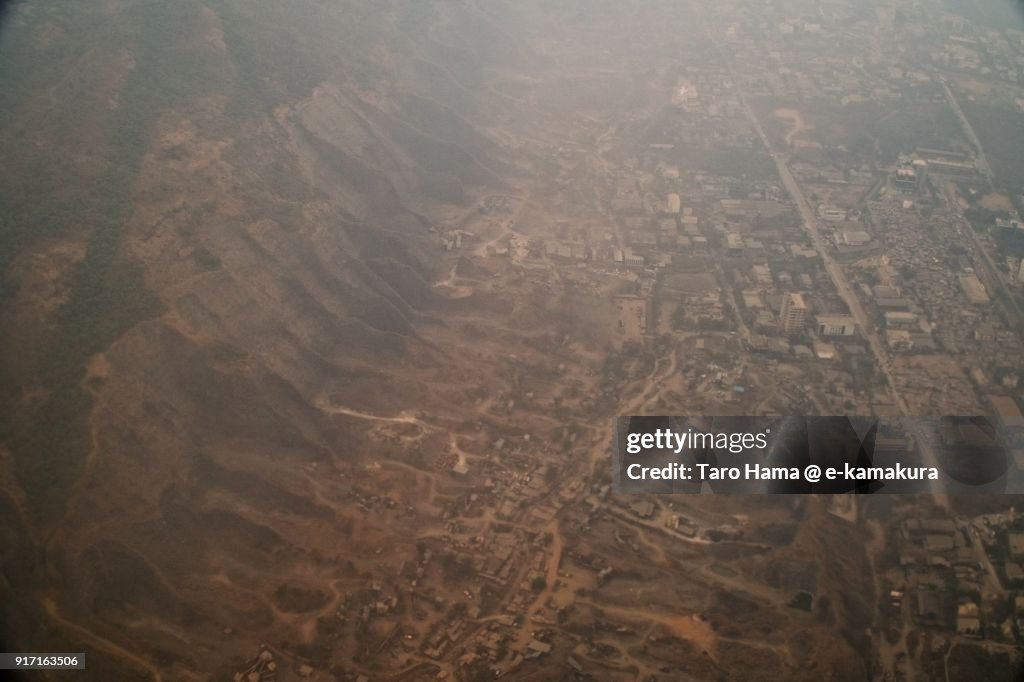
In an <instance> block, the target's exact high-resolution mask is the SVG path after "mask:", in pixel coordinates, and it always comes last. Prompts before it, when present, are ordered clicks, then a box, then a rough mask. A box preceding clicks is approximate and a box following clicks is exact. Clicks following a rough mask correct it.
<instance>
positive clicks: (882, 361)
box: [739, 93, 949, 509]
mask: <svg viewBox="0 0 1024 682" xmlns="http://www.w3.org/2000/svg"><path fill="white" fill-rule="evenodd" d="M739 98H740V102H741V103H742V104H743V108H744V109H745V110H746V113H747V117H748V118H749V119H750V123H751V125H753V127H754V130H755V131H756V132H757V135H758V137H760V138H761V142H762V144H764V146H765V148H766V149H768V151H769V152H771V155H772V158H773V159H774V160H775V167H776V168H777V169H778V172H779V177H780V178H781V179H782V184H783V185H784V186H785V188H786V191H787V192H789V195H790V197H791V198H792V200H793V203H794V204H796V207H797V210H798V211H799V212H800V218H801V221H802V222H803V225H804V230H805V231H806V232H807V234H808V235H810V237H811V243H812V244H813V245H814V248H815V250H817V252H818V253H819V254H820V256H821V259H822V262H823V263H824V265H825V271H826V272H828V275H829V277H830V278H831V279H832V283H833V285H834V286H835V288H836V291H837V292H838V293H839V296H840V298H842V299H843V302H844V303H846V307H847V308H849V310H850V315H852V316H853V318H854V320H856V321H857V324H858V325H859V326H860V328H861V331H862V332H863V334H864V337H865V338H866V339H867V340H868V345H869V346H870V347H871V352H872V354H873V355H874V356H875V360H876V362H877V364H878V366H879V368H880V369H881V370H882V374H883V375H884V376H885V380H886V382H887V383H888V385H889V391H890V393H891V394H892V397H893V400H894V401H895V403H896V407H897V408H898V409H899V411H900V414H903V415H905V416H911V412H910V408H909V406H908V405H907V402H906V400H904V398H903V396H902V395H900V392H899V389H898V388H897V383H896V378H895V376H894V374H893V370H892V363H891V362H890V360H889V355H888V353H887V352H886V350H885V347H884V346H883V345H882V342H881V340H880V339H879V337H878V334H877V332H876V331H875V330H874V328H873V327H872V326H870V325H869V319H870V318H869V317H868V315H867V313H866V312H865V311H864V308H863V306H861V304H860V300H859V299H858V298H857V294H856V293H855V292H854V291H853V288H852V287H851V286H850V283H849V281H848V280H847V279H846V274H845V273H844V272H843V270H842V268H841V267H840V266H839V264H838V263H836V261H835V259H834V258H832V255H831V254H830V252H829V248H828V244H826V243H825V238H824V237H823V236H822V234H821V230H820V229H819V228H818V219H817V216H815V214H814V211H813V209H812V208H811V205H810V204H809V203H808V201H807V198H806V197H804V193H803V190H802V189H801V188H800V183H799V182H797V179H796V177H794V176H793V172H792V171H791V170H790V168H789V162H788V159H787V157H786V155H785V154H783V153H781V152H779V151H777V150H775V149H774V148H773V147H772V144H771V141H770V140H769V138H768V135H767V134H765V132H764V128H763V127H762V126H761V122H760V120H758V118H757V114H756V113H755V112H754V109H753V108H752V107H751V106H750V104H749V103H748V102H747V99H746V98H745V97H744V96H743V94H742V93H740V94H739ZM907 427H908V429H909V430H910V432H911V434H912V435H913V436H914V440H915V441H916V442H917V443H918V447H919V448H920V450H921V455H922V457H923V458H924V462H925V465H926V466H932V467H937V466H938V463H937V462H938V460H937V458H936V457H935V451H934V449H933V447H932V443H931V437H930V435H929V434H926V433H923V432H922V429H921V428H920V426H919V425H918V424H917V423H915V422H914V420H908V424H907ZM933 497H934V500H935V503H936V504H937V505H939V506H940V507H944V508H947V509H948V508H949V500H948V498H947V496H946V495H945V493H941V492H934V493H933Z"/></svg>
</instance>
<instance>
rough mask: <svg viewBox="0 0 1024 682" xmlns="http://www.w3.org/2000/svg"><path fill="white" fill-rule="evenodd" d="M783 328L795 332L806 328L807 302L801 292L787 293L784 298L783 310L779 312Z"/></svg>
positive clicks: (788, 332) (785, 330)
mask: <svg viewBox="0 0 1024 682" xmlns="http://www.w3.org/2000/svg"><path fill="white" fill-rule="evenodd" d="M779 317H780V318H781V322H782V330H783V331H784V332H786V333H787V334H793V333H795V332H798V331H800V330H801V329H803V328H804V325H805V324H806V323H807V304H806V303H804V297H803V296H801V295H800V294H786V296H785V298H783V299H782V310H781V311H780V313H779Z"/></svg>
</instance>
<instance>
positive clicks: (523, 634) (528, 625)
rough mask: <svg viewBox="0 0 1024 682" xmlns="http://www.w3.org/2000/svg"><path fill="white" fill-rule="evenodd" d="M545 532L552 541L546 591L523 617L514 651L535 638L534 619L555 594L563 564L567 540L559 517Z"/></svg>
mask: <svg viewBox="0 0 1024 682" xmlns="http://www.w3.org/2000/svg"><path fill="white" fill-rule="evenodd" d="M545 531H546V532H548V533H551V537H552V541H551V553H550V555H549V556H548V563H547V570H546V572H545V576H544V581H545V584H544V589H543V590H542V591H541V592H540V594H538V595H537V596H536V598H534V600H533V602H532V603H531V604H530V606H529V608H527V610H526V615H525V616H523V622H522V624H521V625H520V626H519V629H518V631H516V637H515V644H514V645H513V646H512V647H511V648H512V649H513V650H514V651H521V650H523V649H525V648H526V645H527V644H528V643H529V642H530V640H531V639H532V638H533V635H532V634H531V632H532V630H533V625H532V623H533V619H534V617H535V616H536V615H537V612H538V611H540V610H541V609H542V608H544V605H545V604H547V602H548V598H549V597H551V595H552V594H553V593H554V590H555V582H557V581H558V567H559V566H560V565H561V563H562V552H563V550H564V549H565V540H564V538H563V537H562V530H561V528H559V525H558V517H555V518H553V519H551V523H549V524H548V526H547V528H546V529H545Z"/></svg>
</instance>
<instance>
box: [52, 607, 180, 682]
mask: <svg viewBox="0 0 1024 682" xmlns="http://www.w3.org/2000/svg"><path fill="white" fill-rule="evenodd" d="M43 606H44V607H45V609H46V613H47V614H48V615H49V616H50V618H52V619H53V620H54V622H56V623H58V624H59V625H61V626H62V627H64V628H66V629H68V630H71V631H72V632H74V633H75V635H76V636H77V637H81V638H82V639H83V640H85V641H87V642H91V643H92V644H93V645H94V646H95V647H96V648H97V649H102V650H104V651H106V652H107V653H108V654H111V655H112V656H114V657H115V658H120V659H125V660H128V661H131V662H132V663H133V664H135V665H136V666H138V667H139V668H142V669H143V670H145V671H146V672H148V673H149V674H150V675H151V676H152V677H153V680H155V682H163V679H164V678H163V675H161V674H160V671H159V670H157V668H156V667H155V666H154V665H153V664H152V663H150V662H149V661H147V660H146V659H144V658H142V657H140V656H138V655H136V654H133V653H132V652H130V651H128V650H127V649H124V648H122V647H120V646H118V645H117V644H115V643H114V642H111V641H110V640H109V639H105V638H103V637H100V636H99V635H97V634H96V633H94V632H92V631H91V630H87V629H86V628H83V627H82V626H81V625H77V624H75V623H72V622H71V621H69V620H67V619H66V618H64V616H62V615H61V614H60V611H59V610H58V609H57V603H56V602H55V601H53V599H51V598H49V597H46V598H44V599H43Z"/></svg>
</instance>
